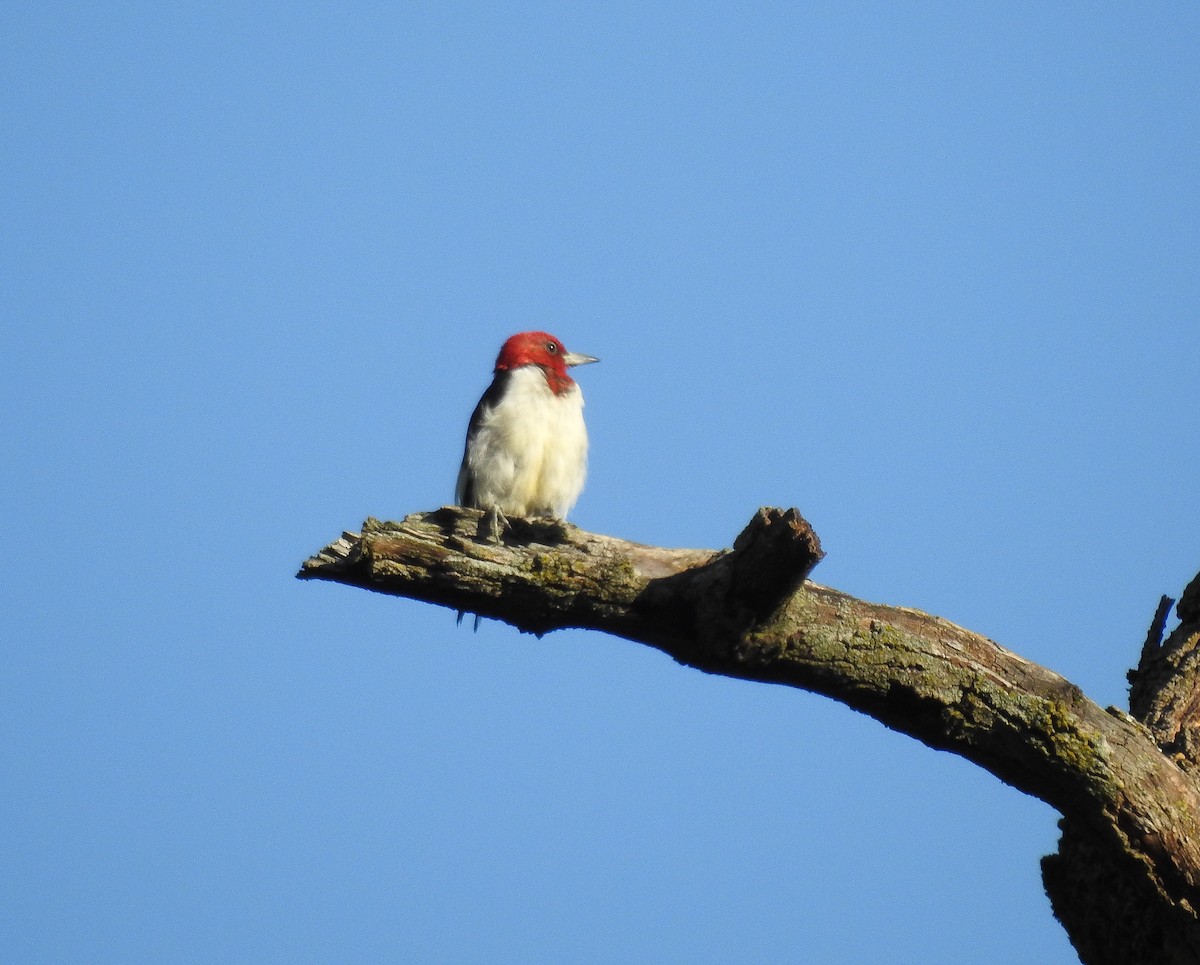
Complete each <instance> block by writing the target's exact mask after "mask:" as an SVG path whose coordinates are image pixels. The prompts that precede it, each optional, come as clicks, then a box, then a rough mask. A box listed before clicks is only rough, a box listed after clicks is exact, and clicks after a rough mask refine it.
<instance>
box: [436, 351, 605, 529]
mask: <svg viewBox="0 0 1200 965" xmlns="http://www.w3.org/2000/svg"><path fill="white" fill-rule="evenodd" d="M598 361H600V360H599V359H597V358H594V357H593V356H591V355H582V354H580V353H578V352H568V351H567V350H566V348H564V347H563V343H562V342H561V341H559V340H558V339H557V338H555V337H554V336H553V335H551V334H549V333H548V332H518V333H517V334H516V335H513V336H511V337H510V338H509V339H508V340H507V341H505V343H504V345H503V346H501V348H500V354H499V355H498V356H497V357H496V365H495V367H494V370H493V378H492V384H491V385H490V386H488V388H487V391H486V392H484V393H483V397H482V398H480V400H479V404H478V405H476V406H475V411H474V412H473V413H472V414H471V421H470V423H469V424H468V427H467V441H466V446H465V447H464V450H463V459H462V467H461V468H460V469H459V471H458V482H457V485H456V486H455V501H456V502H457V504H458V505H459V506H467V507H471V508H474V509H482V510H485V511H486V512H487V513H488V514H489V517H485V519H487V523H486V529H487V530H488V531H490V536H491V538H492V539H493V541H495V542H499V536H500V532H501V529H502V527H504V526H506V525H507V520H506V517H508V516H544V517H552V518H554V519H560V520H563V519H566V517H567V513H568V512H570V511H571V508H572V507H573V506H574V505H575V503H576V501H577V500H578V499H579V494H580V493H581V492H582V491H583V483H584V479H585V478H586V477H587V454H588V439H587V427H586V426H585V425H584V421H583V393H582V392H581V391H580V388H579V385H578V383H576V381H575V380H574V379H573V378H571V376H570V375H569V374H568V372H567V369H568V368H571V367H573V366H576V365H588V364H590V363H592V362H598Z"/></svg>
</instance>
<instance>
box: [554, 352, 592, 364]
mask: <svg viewBox="0 0 1200 965" xmlns="http://www.w3.org/2000/svg"><path fill="white" fill-rule="evenodd" d="M562 360H563V361H564V362H566V363H567V365H587V364H588V363H589V362H599V361H600V360H599V359H598V358H593V357H592V356H591V355H580V354H579V353H578V352H563V356H562Z"/></svg>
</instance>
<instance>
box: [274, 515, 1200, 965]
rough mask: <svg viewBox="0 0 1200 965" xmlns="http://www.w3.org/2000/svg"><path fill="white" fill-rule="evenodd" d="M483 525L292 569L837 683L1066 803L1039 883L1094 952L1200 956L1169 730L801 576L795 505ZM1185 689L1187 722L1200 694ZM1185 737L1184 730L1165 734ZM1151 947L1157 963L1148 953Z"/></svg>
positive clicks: (843, 691) (337, 549)
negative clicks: (500, 532) (489, 530)
mask: <svg viewBox="0 0 1200 965" xmlns="http://www.w3.org/2000/svg"><path fill="white" fill-rule="evenodd" d="M481 518H482V514H481V513H479V512H478V511H475V510H466V509H458V508H443V509H440V510H437V511H435V512H432V513H421V514H416V515H413V516H409V517H407V518H406V519H404V520H403V521H401V522H398V523H381V522H379V521H378V520H374V519H369V520H367V521H366V523H364V524H363V528H362V532H361V533H346V534H344V535H343V537H342V538H341V539H340V540H338V541H337V542H335V543H333V544H331V545H330V546H328V547H326V548H325V549H324V550H322V551H321V552H320V553H318V554H317V555H316V556H314V557H313V558H311V559H310V560H308V561H307V562H306V563H305V564H304V566H303V568H302V569H301V571H300V573H299V574H298V576H300V577H301V578H303V579H322V580H332V581H334V582H340V583H347V584H350V585H354V586H361V587H366V588H368V589H371V590H375V591H378V592H382V593H390V594H395V595H399V596H407V597H412V598H415V599H419V600H425V601H428V602H430V603H437V604H441V605H443V606H448V607H452V608H455V609H458V610H468V611H471V612H475V613H479V614H482V615H483V616H488V617H493V618H495V619H498V620H504V621H505V622H508V623H510V624H512V625H513V626H516V627H518V628H519V629H521V630H525V631H528V632H533V633H537V634H539V635H540V634H544V633H547V632H549V631H551V630H555V629H559V628H563V627H584V628H588V629H593V630H601V631H605V632H608V633H613V634H616V635H618V636H622V637H625V638H627V639H630V640H635V641H638V642H641V643H645V644H647V645H649V646H652V647H655V648H657V649H659V650H662V651H663V652H665V653H668V654H670V655H671V656H672V657H673V658H674V659H676V660H677V661H679V662H680V663H682V664H685V665H688V666H692V667H697V668H699V669H701V670H704V671H707V672H709V673H719V674H724V675H727V676H731V677H739V678H743V679H747V680H757V681H763V682H769V683H779V684H786V685H789V686H794V687H800V688H803V689H806V690H811V691H815V692H818V693H822V694H826V695H828V696H830V697H833V698H834V699H836V700H839V701H842V702H843V703H845V704H847V705H849V706H851V707H853V708H855V709H857V710H860V711H862V712H864V713H867V714H870V715H871V716H872V717H875V718H876V719H877V720H880V721H881V722H883V723H884V724H886V725H887V726H889V727H891V728H894V729H896V730H898V731H901V732H903V733H906V734H910V735H911V736H913V737H915V738H917V739H918V740H921V741H923V742H924V743H926V744H928V745H929V746H931V747H936V748H940V749H943V750H949V751H952V752H954V753H957V754H960V755H961V756H963V757H965V758H967V759H968V760H971V761H974V762H975V763H977V764H979V765H980V766H981V767H984V768H986V769H987V770H988V771H990V772H991V773H993V774H995V775H996V776H997V777H999V778H1000V779H1001V780H1003V781H1006V782H1007V783H1009V784H1012V785H1013V786H1014V787H1017V788H1019V789H1021V790H1023V791H1025V792H1027V793H1029V794H1032V795H1034V796H1036V797H1038V798H1040V799H1042V800H1043V801H1046V802H1047V803H1049V804H1051V805H1052V806H1054V807H1055V808H1057V809H1058V810H1059V811H1060V812H1061V813H1062V814H1063V816H1064V818H1065V821H1064V840H1063V845H1062V847H1061V848H1060V853H1059V855H1057V856H1052V857H1051V858H1048V859H1047V866H1046V870H1045V879H1046V883H1047V888H1048V889H1049V890H1050V891H1051V897H1052V900H1053V901H1054V903H1055V912H1056V914H1058V916H1059V918H1060V920H1062V921H1063V923H1064V925H1065V926H1066V927H1067V929H1068V932H1069V933H1070V934H1071V936H1072V940H1073V941H1075V944H1076V947H1077V949H1078V950H1079V951H1080V953H1081V955H1085V956H1086V961H1088V962H1096V963H1100V962H1132V961H1140V960H1145V961H1155V962H1173V961H1179V962H1185V961H1187V962H1192V961H1196V960H1200V954H1198V953H1197V952H1198V950H1200V921H1198V919H1197V914H1196V909H1198V908H1200V787H1198V786H1197V784H1196V783H1195V781H1194V780H1193V779H1192V777H1191V776H1190V775H1189V774H1188V773H1186V772H1185V771H1184V770H1183V769H1181V767H1180V766H1178V765H1177V763H1176V762H1175V761H1174V760H1172V759H1171V758H1169V757H1167V756H1166V755H1164V754H1163V753H1162V751H1161V750H1160V748H1159V746H1158V745H1157V744H1156V742H1155V739H1154V737H1155V736H1157V732H1156V733H1155V734H1154V735H1152V733H1151V731H1150V730H1148V729H1147V727H1146V726H1144V725H1143V724H1141V723H1139V722H1138V721H1136V720H1134V719H1133V718H1132V717H1130V716H1129V715H1128V714H1125V713H1123V712H1121V711H1118V710H1116V709H1115V708H1109V709H1108V710H1103V709H1101V708H1100V707H1098V706H1097V705H1096V704H1094V703H1092V702H1091V701H1090V700H1088V699H1087V698H1086V697H1085V696H1084V695H1083V693H1082V692H1081V691H1080V690H1079V688H1078V687H1076V686H1074V685H1073V684H1071V683H1070V682H1069V681H1067V680H1065V679H1063V678H1062V677H1060V676H1059V675H1058V674H1056V673H1053V672H1052V671H1050V670H1047V669H1045V668H1044V667H1041V666H1038V665H1037V664H1034V663H1032V662H1030V661H1028V660H1025V659H1023V658H1021V657H1019V656H1017V655H1016V654H1014V653H1012V652H1010V651H1008V650H1006V649H1004V648H1003V647H1001V646H999V645H997V644H996V643H994V642H992V641H991V640H988V639H987V638H985V637H982V636H980V635H979V634H976V633H972V632H971V631H969V630H966V629H964V628H962V627H959V626H956V625H955V624H953V623H950V622H948V621H946V620H942V619H940V618H938V617H935V616H931V615H929V614H926V613H922V612H920V611H918V610H912V609H908V608H904V607H894V606H885V605H882V604H877V603H869V602H866V601H864V600H859V599H856V598H855V597H852V596H849V595H848V594H845V593H842V592H840V591H838V590H835V589H832V588H830V587H825V586H820V585H818V584H815V583H811V582H806V578H807V576H808V574H809V572H810V571H811V570H812V568H813V566H815V565H816V563H817V562H818V561H819V560H820V559H821V556H822V555H823V554H822V552H821V548H820V542H819V540H818V539H817V537H816V534H815V533H813V531H812V529H811V527H810V526H809V525H808V523H807V522H806V521H805V520H804V519H803V517H801V516H800V514H799V513H797V512H796V511H795V510H788V511H787V512H784V511H781V510H777V509H763V510H759V512H758V513H757V514H756V515H755V517H754V519H753V520H751V523H750V525H749V526H748V527H747V528H746V530H745V531H744V532H743V533H742V534H741V535H740V536H739V537H738V539H737V540H736V541H735V543H734V547H733V549H732V550H730V551H711V550H672V549H662V548H658V547H651V546H644V545H641V544H638V543H631V542H627V541H625V540H620V539H616V538H613V537H609V536H601V535H597V534H593V533H587V532H584V531H583V530H580V529H578V528H577V527H574V526H571V525H568V524H565V523H561V522H557V521H553V520H522V519H514V520H510V523H511V525H510V528H509V530H508V532H507V533H506V536H505V541H504V542H503V543H501V544H493V543H490V542H487V541H484V540H481V539H479V538H478V537H479V526H480V524H481ZM1198 579H1200V578H1198ZM1190 589H1191V588H1189V590H1190ZM1185 598H1187V595H1186V594H1185ZM1189 602H1190V601H1189ZM1197 609H1200V608H1197ZM1174 639H1175V638H1174V636H1173V637H1172V640H1174ZM1198 643H1200V635H1197V637H1196V638H1195V640H1193V641H1192V645H1191V646H1190V647H1186V646H1183V645H1182V644H1179V643H1176V644H1175V645H1174V648H1173V649H1172V641H1171V640H1169V641H1168V643H1167V645H1166V646H1164V647H1162V648H1157V649H1160V650H1163V651H1167V650H1170V651H1171V652H1172V653H1174V654H1176V655H1179V654H1181V653H1182V654H1184V655H1185V656H1186V660H1187V662H1188V664H1189V668H1190V667H1191V664H1192V663H1196V662H1197V661H1200V646H1197V644H1198ZM1147 649H1151V648H1149V647H1148V648H1147ZM1143 662H1145V659H1144V660H1143ZM1168 677H1169V674H1168ZM1170 679H1172V680H1174V679H1177V678H1173V677H1172V678H1170ZM1191 682H1192V683H1194V678H1193V679H1192V681H1191ZM1161 692H1162V690H1161V688H1159V689H1157V690H1155V693H1156V694H1157V693H1161ZM1171 693H1172V695H1173V696H1172V697H1171V699H1170V700H1168V701H1167V702H1168V703H1170V704H1171V706H1172V707H1175V706H1177V705H1178V703H1179V701H1180V700H1181V699H1182V698H1181V697H1180V695H1179V694H1177V693H1175V692H1174V691H1172V692H1171ZM1191 694H1192V696H1193V701H1192V703H1191V704H1190V705H1189V708H1190V712H1191V714H1192V716H1191V717H1187V715H1186V714H1184V715H1183V716H1184V717H1185V718H1186V720H1187V722H1194V721H1195V718H1196V716H1197V707H1200V701H1196V700H1195V699H1194V697H1195V689H1194V688H1193V689H1192V691H1191ZM1160 703H1161V702H1160ZM1149 704H1150V705H1152V707H1153V708H1157V709H1158V711H1161V706H1160V704H1156V703H1155V702H1154V701H1153V700H1149ZM1148 713H1149V711H1148ZM1177 716H1178V715H1177ZM1168 729H1169V728H1168ZM1185 732H1186V734H1187V735H1191V734H1192V733H1193V731H1191V730H1187V729H1186V728H1185ZM1196 733H1200V729H1198V730H1197V731H1196ZM1179 734H1180V730H1179V728H1178V727H1176V728H1175V730H1174V731H1173V734H1172V739H1173V740H1178V738H1179ZM1191 750H1192V747H1191V745H1190V744H1189V745H1188V746H1185V747H1182V748H1180V749H1179V753H1180V754H1184V753H1186V752H1190V751H1191ZM1089 849H1090V850H1089ZM1081 855H1083V856H1084V857H1082V858H1081V857H1080V856H1081ZM1081 861H1082V862H1083V863H1084V864H1085V865H1087V867H1088V868H1090V869H1091V870H1092V871H1094V870H1095V869H1096V868H1098V867H1101V864H1100V863H1099V862H1101V861H1103V862H1107V863H1106V864H1103V868H1104V869H1105V873H1116V874H1120V875H1121V876H1122V880H1123V881H1126V882H1127V883H1128V885H1129V888H1130V889H1131V893H1132V894H1133V895H1134V897H1133V898H1128V899H1127V900H1129V901H1136V903H1137V905H1138V908H1137V911H1138V921H1139V929H1140V930H1138V931H1137V932H1136V934H1135V930H1134V929H1132V928H1128V929H1126V930H1125V932H1124V933H1123V938H1122V936H1121V935H1118V936H1112V935H1106V936H1104V937H1102V939H1101V940H1100V941H1091V940H1090V939H1091V938H1094V937H1095V936H1096V934H1097V932H1096V929H1098V928H1103V927H1105V926H1104V920H1105V919H1108V918H1111V917H1112V916H1111V914H1110V913H1109V912H1107V911H1104V912H1102V913H1097V912H1096V908H1097V905H1096V902H1095V896H1094V895H1092V894H1090V893H1089V890H1088V889H1087V888H1080V887H1079V886H1078V883H1077V877H1078V876H1077V875H1076V874H1075V872H1077V871H1078V870H1079V868H1080V862H1081ZM1113 869H1116V870H1115V871H1114V870H1113ZM1056 889H1057V890H1056ZM1060 905H1061V907H1060ZM1080 909H1083V911H1080ZM1095 918H1099V919H1100V923H1099V924H1098V923H1097V922H1096V921H1094V920H1092V919H1095ZM1108 927H1109V928H1110V929H1111V927H1112V926H1111V925H1110V926H1108ZM1077 931H1086V932H1087V934H1086V935H1082V934H1077ZM1147 936H1149V937H1147ZM1147 942H1150V943H1151V945H1150V946H1148V945H1147ZM1148 947H1150V948H1152V950H1153V957H1151V958H1143V957H1141V956H1142V954H1143V953H1144V950H1145V949H1147V948H1148ZM1130 948H1137V949H1139V953H1138V954H1137V955H1132V952H1131V951H1129V949H1130ZM1131 955H1132V957H1131ZM1114 956H1115V957H1114Z"/></svg>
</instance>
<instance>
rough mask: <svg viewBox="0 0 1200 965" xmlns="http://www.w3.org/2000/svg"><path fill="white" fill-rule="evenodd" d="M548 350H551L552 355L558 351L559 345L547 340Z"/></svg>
mask: <svg viewBox="0 0 1200 965" xmlns="http://www.w3.org/2000/svg"><path fill="white" fill-rule="evenodd" d="M546 351H547V352H549V353H550V354H551V355H553V354H554V353H555V352H557V351H558V346H557V345H555V344H554V343H553V342H547V343H546Z"/></svg>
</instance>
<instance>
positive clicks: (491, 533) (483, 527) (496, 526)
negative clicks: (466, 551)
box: [478, 506, 508, 546]
mask: <svg viewBox="0 0 1200 965" xmlns="http://www.w3.org/2000/svg"><path fill="white" fill-rule="evenodd" d="M506 529H508V520H507V519H506V518H505V516H504V514H503V513H502V512H500V509H499V507H497V506H493V507H492V508H491V509H489V510H488V511H487V512H486V513H484V514H483V518H482V519H480V520H479V531H478V537H479V538H480V539H482V540H486V541H487V542H489V543H494V544H495V545H497V546H499V545H500V540H501V537H502V536H503V535H504V531H505V530H506Z"/></svg>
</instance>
